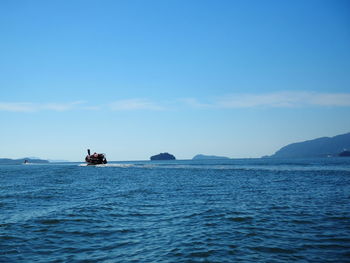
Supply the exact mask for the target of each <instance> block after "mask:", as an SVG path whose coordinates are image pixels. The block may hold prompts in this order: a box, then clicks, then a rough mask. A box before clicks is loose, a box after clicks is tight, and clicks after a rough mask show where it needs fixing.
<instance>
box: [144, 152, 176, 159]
mask: <svg viewBox="0 0 350 263" xmlns="http://www.w3.org/2000/svg"><path fill="white" fill-rule="evenodd" d="M150 159H151V160H152V161H161V160H176V158H175V156H174V155H172V154H170V153H160V154H157V155H153V156H151V158H150Z"/></svg>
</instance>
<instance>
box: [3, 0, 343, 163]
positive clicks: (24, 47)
mask: <svg viewBox="0 0 350 263" xmlns="http://www.w3.org/2000/svg"><path fill="white" fill-rule="evenodd" d="M349 14H350V3H349V1H341V0H336V1H330V0H328V1H325V0H320V1H316V0H310V1H300V0H298V1H288V2H287V1H277V0H276V1H199V0H190V1H183V0H178V1H161V0H157V1H155V0H151V1H138V0H135V1H108V0H104V1H79V0H77V1H64V0H63V1H39V0H37V1H19V0H18V1H17V0H14V1H1V2H0V33H1V36H0V38H1V41H0V48H1V60H0V72H1V73H2V74H1V77H0V88H1V97H0V121H1V123H2V125H1V132H0V135H1V136H0V142H1V143H0V146H1V154H0V158H22V157H26V156H37V157H39V158H43V159H65V160H69V161H83V160H84V157H85V155H86V149H87V148H90V149H91V150H92V151H96V152H105V153H106V154H107V158H108V159H109V160H115V161H118V160H146V159H149V157H150V156H151V155H154V154H158V153H160V152H169V153H171V154H174V155H175V156H176V158H177V159H190V158H192V157H193V156H195V155H196V154H208V155H219V156H228V157H231V158H246V157H261V156H263V155H271V154H273V153H274V152H276V151H277V150H278V149H280V148H281V147H283V146H285V145H287V144H289V143H294V142H299V141H305V140H310V139H315V138H318V137H324V136H329V137H333V136H336V135H339V134H344V133H347V132H350V121H349V116H350V77H349V76H350V19H349V17H350V16H349Z"/></svg>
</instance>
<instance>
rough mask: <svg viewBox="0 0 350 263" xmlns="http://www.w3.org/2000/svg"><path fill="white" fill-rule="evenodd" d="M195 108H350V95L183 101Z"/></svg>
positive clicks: (272, 95)
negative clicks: (204, 101)
mask: <svg viewBox="0 0 350 263" xmlns="http://www.w3.org/2000/svg"><path fill="white" fill-rule="evenodd" d="M182 101H183V102H185V103H186V104H187V105H188V106H190V107H193V108H217V109H237V108H257V107H261V108H292V107H310V106H318V107H324V106H328V107H349V106H350V93H318V92H302V91H301V92H275V93H264V94H252V93H251V94H231V95H227V96H225V97H222V98H218V99H216V100H213V101H212V102H211V103H201V102H200V101H199V100H196V99H186V100H182Z"/></svg>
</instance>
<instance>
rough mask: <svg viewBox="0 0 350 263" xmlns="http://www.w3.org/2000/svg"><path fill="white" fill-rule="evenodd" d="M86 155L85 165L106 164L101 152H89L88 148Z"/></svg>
mask: <svg viewBox="0 0 350 263" xmlns="http://www.w3.org/2000/svg"><path fill="white" fill-rule="evenodd" d="M87 152H88V155H86V157H85V162H87V165H96V164H106V163H107V159H106V156H105V154H103V153H94V154H90V149H88V150H87Z"/></svg>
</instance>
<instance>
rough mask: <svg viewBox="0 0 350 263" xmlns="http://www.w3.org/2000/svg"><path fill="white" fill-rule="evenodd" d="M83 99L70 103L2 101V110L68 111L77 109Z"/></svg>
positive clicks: (0, 107)
mask: <svg viewBox="0 0 350 263" xmlns="http://www.w3.org/2000/svg"><path fill="white" fill-rule="evenodd" d="M83 103H85V102H83V101H75V102H68V103H31V102H0V111H11V112H36V111H68V110H73V109H76V107H77V106H78V105H80V104H83Z"/></svg>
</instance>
